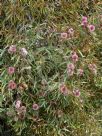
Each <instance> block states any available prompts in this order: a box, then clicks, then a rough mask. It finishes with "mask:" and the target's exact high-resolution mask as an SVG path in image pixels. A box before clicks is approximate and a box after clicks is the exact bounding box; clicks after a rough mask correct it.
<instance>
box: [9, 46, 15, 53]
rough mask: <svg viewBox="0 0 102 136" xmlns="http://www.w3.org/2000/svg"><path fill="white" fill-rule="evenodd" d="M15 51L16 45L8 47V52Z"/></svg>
mask: <svg viewBox="0 0 102 136" xmlns="http://www.w3.org/2000/svg"><path fill="white" fill-rule="evenodd" d="M15 52H16V46H15V45H11V46H10V47H9V49H8V53H10V54H13V53H15Z"/></svg>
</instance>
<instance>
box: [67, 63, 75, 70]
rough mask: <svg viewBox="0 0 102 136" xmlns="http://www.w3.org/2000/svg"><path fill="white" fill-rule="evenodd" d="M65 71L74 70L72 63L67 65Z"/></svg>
mask: <svg viewBox="0 0 102 136" xmlns="http://www.w3.org/2000/svg"><path fill="white" fill-rule="evenodd" d="M67 69H70V70H74V69H75V66H74V64H73V63H70V64H68V65H67Z"/></svg>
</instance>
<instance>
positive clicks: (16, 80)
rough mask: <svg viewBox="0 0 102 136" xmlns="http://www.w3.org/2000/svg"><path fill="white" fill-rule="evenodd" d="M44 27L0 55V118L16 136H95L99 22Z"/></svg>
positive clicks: (101, 81) (85, 19) (87, 19)
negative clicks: (5, 119) (4, 119)
mask: <svg viewBox="0 0 102 136" xmlns="http://www.w3.org/2000/svg"><path fill="white" fill-rule="evenodd" d="M54 4H56V3H54ZM57 4H58V3H57ZM60 4H61V3H59V4H58V5H59V6H60ZM53 6H54V5H53ZM59 6H58V7H59ZM49 14H50V13H49ZM98 14H100V13H99V12H98ZM59 16H60V15H59ZM52 20H53V19H52ZM52 20H50V18H49V21H52ZM49 21H48V22H47V21H46V20H45V21H44V23H38V24H36V25H35V24H33V23H32V24H29V25H24V28H22V27H21V28H20V30H19V31H18V33H19V35H20V34H21V32H22V31H23V32H22V37H18V38H17V39H15V38H14V40H12V42H11V43H10V42H7V43H6V45H5V46H4V48H3V49H2V50H1V57H2V66H1V92H0V98H1V99H0V106H1V110H0V115H1V116H3V117H4V118H5V117H6V118H7V123H8V124H9V125H11V126H12V128H13V130H14V131H15V132H16V134H17V135H19V136H20V135H22V136H30V135H35V136H45V135H48V136H85V135H87V136H91V135H96V136H101V133H102V129H101V127H102V126H101V123H100V121H99V120H100V116H101V106H100V105H101V98H102V97H101V90H102V77H101V74H102V71H101V59H100V58H101V53H100V52H101V36H100V35H101V29H100V28H99V27H100V26H99V24H100V22H102V21H100V18H98V17H97V14H93V15H92V16H81V15H78V17H76V19H74V22H72V23H71V24H70V23H65V22H64V21H62V20H61V22H60V24H59V23H58V22H57V23H56V21H54V20H53V23H49ZM12 43H13V45H12ZM96 109H97V110H96Z"/></svg>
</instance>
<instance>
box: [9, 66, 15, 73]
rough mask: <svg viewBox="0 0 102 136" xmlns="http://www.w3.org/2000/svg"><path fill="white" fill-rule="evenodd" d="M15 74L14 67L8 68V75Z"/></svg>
mask: <svg viewBox="0 0 102 136" xmlns="http://www.w3.org/2000/svg"><path fill="white" fill-rule="evenodd" d="M14 72H15V68H14V67H9V68H8V74H10V75H12V74H13V73H14Z"/></svg>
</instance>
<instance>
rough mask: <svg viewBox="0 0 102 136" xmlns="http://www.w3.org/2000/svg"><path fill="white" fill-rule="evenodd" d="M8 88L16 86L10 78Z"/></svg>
mask: <svg viewBox="0 0 102 136" xmlns="http://www.w3.org/2000/svg"><path fill="white" fill-rule="evenodd" d="M8 88H9V89H12V90H14V89H16V88H17V85H16V83H15V82H14V81H13V80H10V81H9V83H8Z"/></svg>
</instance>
